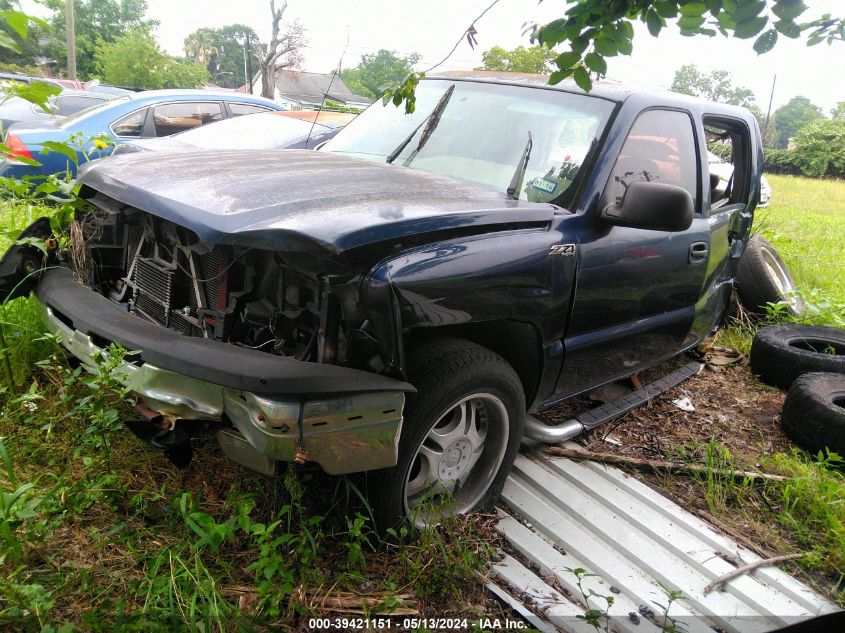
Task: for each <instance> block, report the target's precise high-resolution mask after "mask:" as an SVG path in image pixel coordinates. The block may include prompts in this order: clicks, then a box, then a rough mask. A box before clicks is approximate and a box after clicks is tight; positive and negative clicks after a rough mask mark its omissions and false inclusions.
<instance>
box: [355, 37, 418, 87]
mask: <svg viewBox="0 0 845 633" xmlns="http://www.w3.org/2000/svg"><path fill="white" fill-rule="evenodd" d="M419 60H420V56H419V55H418V54H417V53H411V54H410V55H408V56H407V57H399V56H398V55H397V54H396V53H395V52H392V51H388V50H385V49H381V50H380V51H378V52H377V53H375V54H372V55H362V56H361V61H360V63H359V64H358V65H357V66H355V67H354V68H348V69H344V70H341V71H340V78H341V79H343V83H345V84H346V85H347V87H348V88H349V89H350V90H351V91H352V92H354V93H355V94H359V95H361V96H363V97H369V98H371V99H376V98H378V97H380V96H381V94H382V93H383V92H384V90H385V88H387V87H388V86H389V85H390V84H393V83H396V82H399V81H402V79H404V78H405V77H407V76H408V74H409V73H411V72H413V67H414V64H416V63H418V62H419Z"/></svg>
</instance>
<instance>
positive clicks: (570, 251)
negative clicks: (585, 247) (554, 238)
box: [549, 244, 575, 257]
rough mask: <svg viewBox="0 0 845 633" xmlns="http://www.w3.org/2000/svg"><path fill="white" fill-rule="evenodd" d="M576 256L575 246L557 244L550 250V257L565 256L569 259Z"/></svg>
mask: <svg viewBox="0 0 845 633" xmlns="http://www.w3.org/2000/svg"><path fill="white" fill-rule="evenodd" d="M574 254H575V244H555V245H554V246H552V247H551V248H550V249H549V255H563V256H565V257H568V256H569V255H574Z"/></svg>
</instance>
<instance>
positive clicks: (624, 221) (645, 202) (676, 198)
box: [601, 182, 693, 231]
mask: <svg viewBox="0 0 845 633" xmlns="http://www.w3.org/2000/svg"><path fill="white" fill-rule="evenodd" d="M692 214H693V205H692V196H690V195H689V192H688V191H687V190H686V189H682V188H681V187H678V186H675V185H667V184H663V183H659V182H632V183H631V184H630V185H628V189H627V190H626V191H625V196H624V197H623V198H622V204H620V205H615V204H609V205H607V206H606V207H605V208H604V209H603V210H602V212H601V217H602V219H603V220H604V221H605V222H607V223H608V224H615V225H618V226H630V227H631V228H635V229H649V230H651V231H686V230H687V229H688V228H689V227H690V225H691V224H692Z"/></svg>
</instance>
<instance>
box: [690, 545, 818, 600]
mask: <svg viewBox="0 0 845 633" xmlns="http://www.w3.org/2000/svg"><path fill="white" fill-rule="evenodd" d="M800 557H801V554H787V555H786V556H775V557H774V558H764V559H762V560H758V561H754V562H753V563H748V564H747V565H743V566H742V567H737V568H736V569H734V570H733V571H729V572H728V573H727V574H725V575H724V576H719V577H718V578H717V579H716V580H714V581H713V582H711V583H708V584H707V586H706V587H704V595H705V596H706V595H707V594H708V593H710V592H711V591H713V589H715V588H716V587H718V586H719V585H723V584H725V583H726V582H728V581H729V580H732V579H734V578H736V577H737V576H742V575H743V574H747V573H748V572H750V571H754V570H755V569H759V568H760V567H768V566H770V565H777V564H778V563H782V562H784V561H788V560H795V559H796V558H800Z"/></svg>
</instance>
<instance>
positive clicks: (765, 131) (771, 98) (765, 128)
mask: <svg viewBox="0 0 845 633" xmlns="http://www.w3.org/2000/svg"><path fill="white" fill-rule="evenodd" d="M777 80H778V76H777V75H775V76H774V77H773V78H772V93H771V94H770V95H769V110H768V112H766V125H765V126H763V140H764V141H765V140H767V139H768V138H769V136H768V134H769V119H770V118H771V116H772V101H774V98H775V84H776V83H777Z"/></svg>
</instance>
